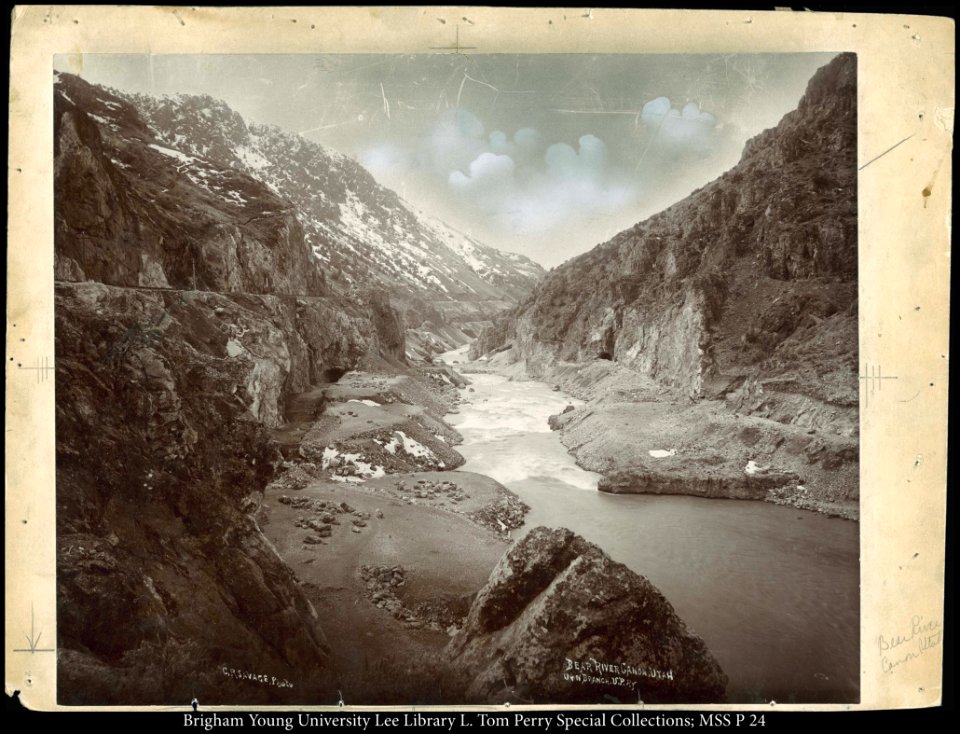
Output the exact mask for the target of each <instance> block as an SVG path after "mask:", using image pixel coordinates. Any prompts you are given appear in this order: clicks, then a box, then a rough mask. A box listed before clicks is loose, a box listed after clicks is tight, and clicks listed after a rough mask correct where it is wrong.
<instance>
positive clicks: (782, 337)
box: [477, 54, 857, 428]
mask: <svg viewBox="0 0 960 734" xmlns="http://www.w3.org/2000/svg"><path fill="white" fill-rule="evenodd" d="M856 269H857V210H856V59H855V56H853V55H852V54H841V55H840V56H838V57H837V58H836V59H834V60H833V61H832V62H831V63H830V64H828V65H827V66H825V67H823V68H822V69H820V70H819V71H818V72H817V73H816V75H815V76H814V77H813V78H812V79H811V81H810V83H809V86H808V89H807V91H806V93H805V95H804V97H803V98H802V100H801V102H800V104H799V107H798V109H797V110H796V111H794V112H791V113H789V114H788V115H786V116H785V117H784V118H783V120H782V121H781V123H780V124H779V125H778V126H777V127H776V128H774V129H772V130H767V131H765V132H764V133H762V134H760V135H758V136H757V137H756V138H754V139H753V140H751V141H750V142H749V143H748V144H747V146H746V147H745V150H744V153H743V156H742V159H741V161H740V163H739V164H738V165H737V166H735V167H734V168H733V169H731V170H730V171H728V172H727V173H726V174H724V175H723V176H721V177H720V178H719V179H717V180H716V181H714V182H712V183H710V184H708V185H707V186H704V187H703V188H702V189H700V190H698V191H696V192H694V193H693V194H691V195H690V196H689V197H687V198H686V199H684V200H683V201H681V202H679V203H677V204H675V205H673V206H672V207H670V208H668V209H666V210H665V211H663V212H661V213H659V214H657V215H655V216H653V217H651V218H650V219H648V220H646V221H644V222H641V223H639V224H637V225H636V226H634V227H632V228H631V229H629V230H626V231H624V232H621V233H620V234H619V235H617V236H616V237H614V238H613V239H612V240H610V241H609V242H607V243H605V244H603V245H600V246H598V247H596V248H595V249H593V250H591V251H590V252H587V253H585V254H583V255H581V256H579V257H577V258H574V259H572V260H570V261H568V262H567V263H565V264H564V265H562V266H560V267H558V268H557V269H555V270H554V271H553V272H551V273H550V274H549V275H548V276H547V277H546V278H545V280H544V281H543V282H542V283H541V284H540V285H539V286H538V287H537V288H536V289H535V290H534V293H533V295H532V296H531V298H530V299H528V300H527V301H526V302H525V303H524V304H523V305H521V306H520V307H519V308H518V309H516V311H515V312H514V313H513V314H512V315H510V316H509V317H507V318H505V319H504V321H505V322H506V324H507V326H506V327H504V326H502V325H500V326H498V327H497V330H495V331H491V332H489V334H488V333H485V334H484V335H483V336H482V337H481V340H480V341H481V342H482V343H483V345H484V346H491V347H496V346H503V345H505V344H508V343H513V344H515V345H516V347H517V352H518V356H519V357H520V358H522V359H523V360H524V361H525V362H526V364H527V367H528V368H529V370H530V371H531V372H532V373H533V374H535V375H546V374H547V373H548V371H549V369H550V365H552V364H555V363H556V362H558V361H570V362H582V361H587V360H591V359H594V358H596V357H598V356H603V357H607V358H611V359H613V360H615V361H617V362H618V363H621V364H622V365H624V366H626V367H629V368H631V369H633V370H636V371H638V372H640V373H641V374H644V375H647V376H650V377H652V378H654V379H655V380H657V381H658V382H659V383H661V384H664V385H667V386H670V387H672V388H675V389H676V390H677V391H679V392H681V393H682V394H685V395H688V396H690V397H691V398H695V399H696V398H701V397H728V398H729V399H730V400H731V401H732V402H733V403H734V404H735V405H734V407H736V408H737V409H739V410H741V411H744V412H752V413H755V414H758V415H769V416H770V417H774V418H775V419H777V415H778V414H787V415H796V414H798V413H799V412H803V411H801V408H802V407H803V406H802V405H801V403H804V401H806V402H807V403H811V401H812V403H814V404H815V405H807V408H809V410H807V409H806V408H804V410H805V411H806V412H807V413H808V417H809V414H810V411H813V412H816V410H817V409H818V408H817V406H823V405H824V404H827V405H828V406H829V407H830V408H831V409H834V411H836V409H839V410H840V411H841V412H846V413H851V414H855V413H856V405H857V380H856V370H857V348H856V347H857V341H856V326H857V293H856ZM477 351H479V349H478V350H477ZM774 394H775V395H776V396H777V397H776V398H775V399H774V398H772V395H774ZM781 417H783V416H782V415H781ZM854 419H855V418H854ZM841 422H843V421H841ZM820 427H824V426H820ZM827 427H828V426H827ZM828 428H829V427H828Z"/></svg>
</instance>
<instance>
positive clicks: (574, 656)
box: [446, 527, 727, 704]
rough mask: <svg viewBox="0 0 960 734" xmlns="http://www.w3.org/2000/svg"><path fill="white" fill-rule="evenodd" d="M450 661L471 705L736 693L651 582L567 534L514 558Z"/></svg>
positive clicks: (543, 537)
mask: <svg viewBox="0 0 960 734" xmlns="http://www.w3.org/2000/svg"><path fill="white" fill-rule="evenodd" d="M446 656H447V659H448V661H450V663H451V665H452V667H453V668H454V669H455V670H456V671H457V672H458V674H459V675H461V676H463V678H464V679H465V680H468V681H469V683H468V684H467V694H466V695H467V698H468V700H469V701H470V702H483V703H503V702H505V701H507V702H510V703H553V704H556V703H606V702H612V703H637V702H640V701H642V702H644V703H679V702H685V703H694V702H697V703H699V702H713V703H716V702H718V701H722V700H723V696H724V691H725V689H726V684H727V678H726V675H724V673H723V671H722V670H721V669H720V666H719V664H718V663H717V661H716V660H715V659H714V658H713V656H712V655H711V654H710V652H709V651H708V650H707V648H706V645H705V644H704V643H703V640H701V639H700V638H699V637H697V636H696V635H695V634H693V633H692V632H690V631H689V630H688V629H687V626H686V625H685V624H684V622H683V621H682V620H681V619H680V618H679V617H677V615H676V613H675V612H674V610H673V607H672V606H671V605H670V603H669V602H668V601H667V600H666V599H665V598H664V597H663V596H662V595H661V594H660V592H659V591H658V590H657V589H656V588H655V587H654V586H653V585H652V584H651V583H650V582H649V581H647V579H645V578H644V577H642V576H638V575H637V574H635V573H634V572H633V571H631V570H629V569H628V568H627V567H626V566H624V565H622V564H619V563H616V562H614V561H612V560H610V558H609V557H608V556H607V555H606V554H605V553H604V552H603V551H602V550H600V549H599V548H598V547H597V546H595V545H593V544H591V543H588V542H587V541H585V540H584V539H583V538H581V537H580V536H578V535H575V534H574V533H572V532H571V531H569V530H566V529H558V530H552V529H548V528H544V527H539V528H534V529H533V530H531V531H530V533H529V534H527V535H526V536H525V537H524V538H523V539H522V540H520V541H518V542H517V543H516V544H515V545H514V546H513V548H511V549H510V550H509V551H508V552H507V554H506V555H505V556H504V557H503V559H502V560H501V561H500V563H499V564H498V565H497V567H496V568H495V569H494V571H493V573H492V574H491V575H490V580H489V581H488V582H487V585H486V586H484V587H483V589H481V590H480V592H479V593H478V594H477V598H476V600H475V601H474V602H473V605H472V606H471V608H470V611H469V613H468V614H467V618H466V620H465V621H464V624H463V628H462V629H461V630H460V631H458V632H457V634H456V635H454V637H453V639H451V641H450V644H449V645H448V647H447V651H446Z"/></svg>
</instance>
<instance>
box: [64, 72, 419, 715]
mask: <svg viewBox="0 0 960 734" xmlns="http://www.w3.org/2000/svg"><path fill="white" fill-rule="evenodd" d="M54 127H55V139H54V143H55V146H54V153H55V156H56V157H55V216H56V229H55V233H56V238H55V266H56V278H57V281H58V282H57V288H56V294H55V339H56V389H57V395H58V399H59V400H58V405H57V425H56V427H57V430H56V440H57V530H58V535H57V542H58V555H57V590H58V615H59V620H58V621H59V623H58V636H59V639H58V648H59V650H60V651H61V664H60V665H59V666H58V675H59V681H60V687H59V694H60V701H61V702H62V703H83V702H93V703H101V704H102V703H107V702H115V703H163V702H166V703H169V702H170V701H172V700H189V697H188V694H189V695H197V696H199V697H200V698H201V700H203V698H206V700H208V701H213V700H216V699H217V697H218V696H221V695H226V694H225V691H226V688H224V682H225V681H224V680H223V676H222V675H221V674H219V671H220V666H227V667H229V668H235V669H241V670H248V671H256V672H257V673H261V674H264V675H275V676H277V677H278V678H281V679H285V680H295V679H296V678H297V677H298V676H301V675H315V674H317V672H318V671H323V670H325V669H329V668H330V666H331V662H330V660H329V658H328V647H327V645H326V642H325V641H324V638H323V632H322V629H321V628H322V623H321V621H320V620H318V619H317V615H316V612H315V610H314V609H313V607H312V606H311V605H310V603H309V601H308V600H307V598H306V597H305V596H304V594H303V592H302V591H301V589H300V587H299V586H298V584H297V582H296V579H295V578H294V577H293V575H292V574H291V573H290V571H289V569H288V568H287V567H286V565H285V564H284V563H283V561H282V560H281V558H280V557H279V556H278V555H277V553H276V551H275V550H274V549H273V547H272V546H271V545H270V543H269V542H268V541H267V540H266V538H265V537H264V536H263V535H262V534H261V532H260V529H259V527H258V526H257V523H256V521H255V520H254V519H253V518H254V515H253V513H254V512H255V511H256V509H257V506H258V503H259V497H260V496H261V495H260V493H261V492H262V491H263V489H264V487H265V486H266V485H267V483H268V482H269V481H270V480H271V478H273V476H274V475H275V471H276V467H277V465H278V464H279V462H280V459H281V457H280V454H279V452H278V451H277V449H276V447H275V446H274V445H273V444H272V443H271V441H270V440H269V437H268V436H267V434H266V429H268V428H270V427H274V426H277V425H279V424H281V423H283V422H284V420H285V414H286V409H287V406H288V404H289V403H290V401H291V398H293V397H294V396H295V395H297V394H298V393H301V392H303V391H305V390H307V389H308V388H310V387H311V386H312V385H315V384H316V383H318V382H325V381H329V380H331V379H336V377H337V376H339V375H340V374H343V373H344V372H346V371H347V370H351V369H355V368H358V367H362V366H363V365H364V364H365V363H367V362H372V363H377V364H382V362H383V361H384V360H387V361H390V360H394V361H398V360H399V361H402V359H403V355H404V353H405V343H404V331H403V329H402V328H401V325H400V321H399V316H398V315H397V313H396V312H395V311H394V310H393V308H392V307H391V305H390V302H389V299H388V297H387V296H386V295H385V294H384V293H382V292H376V291H374V292H363V291H360V290H359V289H354V292H353V293H352V294H347V293H344V292H342V291H338V290H337V289H336V288H332V287H328V286H327V285H326V284H325V283H324V278H323V276H322V273H321V271H320V269H319V268H318V267H317V264H316V260H315V258H314V256H313V254H312V253H311V252H310V249H309V247H308V246H307V244H306V243H305V241H304V236H303V230H302V227H301V226H300V224H299V221H298V219H297V217H296V212H295V211H294V209H293V207H292V206H291V205H290V204H289V203H288V202H285V201H284V200H282V199H281V198H279V197H278V196H277V195H276V194H275V193H273V192H272V191H271V190H270V189H269V188H268V187H267V186H266V185H264V184H263V183H261V182H259V181H257V180H255V179H253V178H251V177H250V176H247V175H246V174H244V173H242V172H238V171H236V170H234V169H230V168H226V167H223V166H220V165H218V164H216V163H213V162H211V161H210V160H208V159H202V160H201V159H199V158H196V157H193V156H190V155H188V154H185V153H182V152H181V151H177V150H174V149H171V148H168V147H166V146H164V145H162V144H161V143H160V142H158V141H157V139H156V137H155V136H154V135H153V133H152V131H151V130H150V129H149V127H148V126H147V125H146V124H145V123H144V122H143V120H142V118H140V117H139V114H138V112H137V110H136V109H135V108H134V107H133V106H131V105H130V104H128V103H127V102H125V101H124V100H122V99H120V98H118V97H116V96H113V95H110V94H109V93H106V92H105V91H104V90H101V89H99V88H96V87H91V86H90V85H85V84H84V83H83V82H80V81H79V80H77V79H75V78H72V79H68V80H67V81H65V82H64V81H61V83H60V84H58V86H57V89H56V91H55V126H54ZM105 671H107V672H105ZM211 671H213V672H211ZM105 676H107V677H105ZM108 679H109V680H113V681H115V682H116V683H117V684H116V685H113V686H109V687H107V688H106V689H104V686H103V684H102V681H103V680H108ZM98 681H100V683H98ZM184 686H186V688H184ZM188 689H191V690H192V691H193V693H190V691H189V690H188ZM279 690H281V689H278V688H269V687H268V688H265V689H264V690H263V691H262V692H261V693H260V694H257V695H261V694H262V696H263V697H264V700H271V699H270V697H271V696H272V695H277V694H278V691H279Z"/></svg>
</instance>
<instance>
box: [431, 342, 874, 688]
mask: <svg viewBox="0 0 960 734" xmlns="http://www.w3.org/2000/svg"><path fill="white" fill-rule="evenodd" d="M452 356H454V357H459V358H461V359H462V355H461V354H460V353H459V352H458V353H456V354H454V355H452ZM448 359H449V355H448ZM467 376H468V378H469V379H470V380H471V381H472V384H471V387H472V388H473V389H474V392H467V393H466V395H465V398H466V399H467V400H468V402H467V403H466V404H464V405H462V406H461V408H460V412H459V414H453V415H449V416H447V420H448V421H449V422H450V423H451V424H452V425H453V426H454V427H455V428H456V429H457V430H458V431H460V433H461V434H462V435H463V437H464V443H463V444H462V445H461V446H458V447H457V450H458V451H459V452H460V453H461V454H463V456H464V457H465V458H466V464H465V465H464V466H462V467H461V470H462V471H472V472H477V473H480V474H486V475H487V476H490V477H493V478H494V479H497V480H498V481H499V482H501V483H502V484H504V485H505V486H507V487H508V488H510V489H511V490H513V491H514V492H516V493H517V494H518V495H519V496H520V498H521V499H523V500H524V501H525V502H526V503H527V504H528V505H530V507H531V510H530V513H529V514H528V516H527V520H526V525H525V526H524V528H522V529H521V530H520V531H519V532H521V533H522V532H524V531H525V530H529V529H530V528H533V527H536V526H538V525H546V526H550V527H567V528H570V529H571V530H573V531H575V532H577V533H579V534H580V535H582V536H583V537H585V538H586V539H588V540H590V541H592V542H594V543H596V544H597V545H599V546H600V547H601V548H603V550H604V551H606V552H607V553H608V554H609V555H610V556H611V557H612V558H613V559H614V560H617V561H620V562H622V563H624V564H626V565H627V566H628V567H630V568H631V569H633V570H634V571H636V572H637V573H639V574H641V575H643V576H646V577H647V578H648V579H649V580H650V581H651V582H652V583H653V584H654V585H656V586H657V587H658V588H659V589H660V590H661V591H662V592H663V594H664V595H665V596H666V597H667V599H668V600H669V601H670V602H671V603H672V604H673V606H674V608H675V609H676V610H677V613H678V614H679V615H680V617H681V618H682V619H683V620H684V621H685V622H686V623H687V625H688V626H689V627H690V628H691V629H693V630H694V631H695V632H696V633H697V634H699V635H700V636H701V637H703V639H704V641H705V642H706V643H707V646H708V647H709V648H710V650H711V651H712V652H713V654H714V655H715V656H716V658H717V660H718V661H719V662H720V665H721V666H722V667H723V669H724V671H725V672H726V673H727V675H728V676H729V679H730V682H729V685H728V687H727V699H728V701H731V702H760V701H770V700H775V701H777V702H780V703H788V702H809V701H819V702H839V701H846V702H849V701H856V700H857V699H858V696H859V694H858V691H859V634H860V632H859V630H860V627H859V552H858V549H859V525H858V524H857V523H854V522H850V521H847V520H839V519H834V518H826V517H822V516H820V515H817V514H814V513H812V512H805V511H801V510H796V509H793V508H790V507H781V506H778V505H773V504H769V503H766V502H753V501H742V500H713V499H703V498H699V497H683V496H643V495H610V494H606V493H602V492H598V491H596V486H597V480H598V479H599V475H598V474H594V473H592V472H587V471H584V470H582V469H580V468H579V467H578V466H577V465H576V463H575V462H574V459H573V457H572V456H571V455H570V454H568V453H567V451H566V449H565V448H564V447H563V445H562V444H561V443H560V440H559V435H558V434H557V433H554V432H552V431H550V429H549V427H548V425H547V417H548V416H549V415H551V414H553V413H559V412H560V411H561V410H563V408H564V407H565V406H566V405H570V404H573V405H578V404H580V403H579V402H578V401H576V400H574V399H572V398H570V397H569V396H566V395H564V394H563V393H560V392H556V391H554V390H552V389H551V388H550V387H549V386H548V385H545V384H543V383H539V382H511V381H509V380H507V379H506V378H505V377H502V376H500V375H495V374H470V375H467Z"/></svg>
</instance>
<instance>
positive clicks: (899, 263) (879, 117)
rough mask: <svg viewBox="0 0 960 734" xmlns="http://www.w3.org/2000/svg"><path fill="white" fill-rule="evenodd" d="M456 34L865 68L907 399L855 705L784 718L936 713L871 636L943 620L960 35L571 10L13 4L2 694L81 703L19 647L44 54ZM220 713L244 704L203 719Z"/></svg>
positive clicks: (877, 237) (866, 130) (862, 75)
mask: <svg viewBox="0 0 960 734" xmlns="http://www.w3.org/2000/svg"><path fill="white" fill-rule="evenodd" d="M464 17H467V18H469V19H470V21H472V22H471V23H470V24H469V25H468V26H467V25H464V26H462V27H461V33H462V32H463V31H464V30H467V32H468V35H467V34H464V43H466V39H469V45H471V46H475V47H476V50H475V51H474V53H547V52H550V53H684V52H685V53H728V52H729V53H732V52H744V53H761V52H763V53H788V52H810V51H837V52H839V51H853V52H855V53H856V54H857V56H858V102H859V107H858V115H859V125H858V127H859V131H858V160H859V161H860V165H861V166H862V167H863V166H864V164H865V163H867V162H868V161H871V159H873V158H874V157H875V156H877V155H878V154H880V153H883V151H885V150H887V149H888V148H890V146H891V145H893V144H894V143H896V142H897V141H900V140H902V139H904V138H908V137H909V140H908V141H907V142H905V143H904V144H903V145H901V146H899V147H897V148H896V150H893V151H891V152H889V153H888V154H885V155H883V156H881V157H879V158H876V159H875V160H873V161H872V162H870V163H869V165H868V166H866V167H863V168H862V170H861V173H860V176H859V187H858V190H859V212H860V224H859V247H860V252H859V265H860V271H859V283H860V352H859V353H860V363H861V365H865V364H866V365H880V366H882V369H883V372H884V374H888V375H897V376H898V383H897V387H898V391H896V392H895V391H894V390H889V391H888V392H885V393H884V396H883V398H882V399H874V400H872V401H871V403H870V407H869V409H865V408H864V406H863V403H862V402H861V487H862V488H863V492H862V495H861V520H860V533H861V540H860V542H861V632H860V634H861V702H860V703H859V704H855V705H850V704H843V705H829V704H827V705H776V706H775V708H777V709H781V710H844V709H847V710H856V709H876V708H906V707H924V706H932V705H937V704H938V703H939V702H940V700H941V688H940V687H941V680H942V678H941V666H942V662H941V655H942V652H941V649H942V645H941V646H940V648H941V649H934V650H933V651H931V652H930V653H928V654H924V655H923V656H921V657H920V658H918V659H916V660H912V661H910V662H909V663H908V664H906V665H902V666H900V667H898V668H897V669H896V671H895V673H892V674H885V673H883V671H882V670H881V661H880V655H879V652H878V647H877V641H878V637H879V636H880V635H886V636H887V637H890V636H892V635H896V634H901V633H905V632H908V631H909V629H910V625H911V619H912V618H913V617H914V616H916V615H922V616H923V618H924V619H925V620H939V621H941V622H942V619H943V564H944V537H945V535H944V532H945V519H946V518H945V507H946V456H947V454H946V449H947V440H946V439H947V436H946V418H947V378H948V364H949V353H948V351H947V349H948V326H949V285H950V284H949V267H950V236H949V235H950V214H951V211H950V201H951V189H952V170H951V164H952V161H951V146H952V134H953V110H954V92H953V87H954V73H955V72H954V58H955V57H954V50H955V49H954V28H953V21H952V20H950V19H944V18H934V17H922V16H905V15H901V16H897V15H873V14H844V13H793V12H742V11H679V10H666V11H664V10H602V9H594V10H592V11H582V10H580V9H573V8H566V9H544V8H536V9H532V8H523V9H512V8H500V9H493V8H480V7H431V8H414V7H404V8H369V7H368V8H362V7H353V8H300V7H295V8H188V7H164V8H160V7H152V8H151V7H89V6H81V7H68V6H29V7H28V6H18V7H17V8H15V9H14V11H13V30H12V41H11V59H10V72H11V91H10V118H9V120H10V122H9V144H10V147H9V151H10V152H9V160H8V184H9V189H8V190H9V192H10V193H9V200H8V210H9V226H8V242H9V243H10V244H9V247H8V255H7V258H8V262H7V265H8V301H7V356H8V359H7V360H5V362H6V364H7V388H8V389H7V401H6V425H7V430H6V432H5V437H6V458H7V463H6V466H7V469H6V473H5V481H6V533H7V546H6V589H5V593H6V615H7V616H6V623H7V627H6V629H7V638H6V645H7V653H8V654H7V656H6V659H7V663H6V690H7V692H8V693H12V692H13V691H14V690H19V691H20V696H21V700H22V701H23V703H24V704H25V705H26V706H28V707H29V708H33V709H44V710H53V709H60V710H77V709H78V708H79V707H61V706H58V705H57V704H56V689H55V686H56V653H40V652H37V653H32V654H31V653H17V652H13V651H14V650H16V649H18V648H22V647H23V641H24V638H25V636H26V635H27V634H30V633H31V628H32V629H33V630H39V631H40V632H41V634H42V639H41V643H40V644H39V645H38V647H41V648H43V647H46V644H44V643H47V644H50V645H51V646H53V645H54V644H55V620H56V591H55V523H54V518H55V509H56V508H55V498H54V461H55V447H54V435H53V424H54V406H55V394H54V380H53V379H45V380H41V379H39V377H38V374H39V373H38V372H37V371H28V370H18V369H16V368H15V367H14V360H15V361H16V362H19V363H22V364H23V365H27V366H29V365H34V364H37V365H40V364H42V360H43V359H44V357H47V358H49V359H50V360H52V359H53V354H54V340H53V315H52V314H53V200H52V163H53V157H52V127H53V113H52V103H53V100H52V94H51V84H52V59H53V55H54V54H65V53H66V54H69V53H182V54H187V53H212V52H216V53H264V54H269V53H287V54H289V53H311V54H317V53H399V52H403V53H429V52H430V51H429V49H430V48H431V47H438V46H439V47H442V46H446V45H448V44H450V43H452V40H453V37H452V30H453V27H454V26H455V25H456V23H457V21H458V20H459V19H462V18H464ZM437 18H444V19H447V20H448V22H447V23H446V24H441V23H439V22H438V21H437V20H436V19H437ZM434 53H437V51H434ZM37 360H40V362H37ZM862 394H863V391H862V390H861V395H862ZM911 396H912V397H911ZM32 634H34V635H35V634H36V632H35V631H34V632H33V633H32ZM113 708H117V707H113ZM122 708H123V709H127V708H157V709H160V707H122ZM228 708H229V709H230V710H242V709H243V708H253V707H243V706H238V707H222V708H213V709H211V708H207V709H206V710H208V711H213V710H226V709H228ZM278 708H291V709H292V708H302V707H278ZM320 708H321V709H322V710H336V708H335V707H332V706H325V707H320ZM366 708H367V707H364V709H363V710H366ZM380 708H382V709H384V710H386V709H387V708H388V707H380ZM389 708H393V709H396V708H397V707H389ZM401 708H402V707H401ZM462 708H463V710H503V709H502V707H476V706H474V707H462ZM513 708H514V709H516V708H518V707H513ZM524 708H526V707H524ZM530 708H537V707H530ZM539 708H557V707H556V706H546V707H539ZM564 708H572V707H564ZM588 708H589V707H588ZM605 708H610V707H609V706H607V707H605ZM614 708H616V707H614ZM625 708H636V707H625ZM644 708H646V709H649V710H655V709H669V708H676V707H671V706H647V707H644ZM683 708H684V709H696V708H711V709H715V708H735V709H738V710H747V709H767V710H769V709H771V706H770V705H766V706H748V705H741V704H737V705H730V704H727V705H722V706H700V707H698V706H689V705H685V706H683ZM165 710H169V709H165ZM183 710H184V711H186V710H188V707H187V706H184V707H183ZM351 710H353V707H347V708H345V709H340V711H341V712H344V713H347V712H349V711H351ZM356 710H361V709H356Z"/></svg>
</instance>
